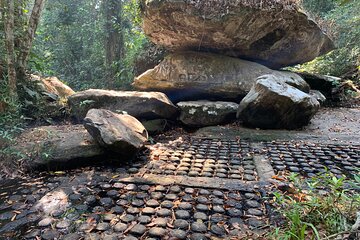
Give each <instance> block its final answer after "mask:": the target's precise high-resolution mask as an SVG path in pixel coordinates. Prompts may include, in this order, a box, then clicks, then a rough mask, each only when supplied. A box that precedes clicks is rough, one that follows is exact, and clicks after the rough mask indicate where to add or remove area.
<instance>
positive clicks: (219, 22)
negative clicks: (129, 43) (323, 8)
mask: <svg viewBox="0 0 360 240" xmlns="http://www.w3.org/2000/svg"><path fill="white" fill-rule="evenodd" d="M295 2H296V1H275V0H269V1H260V0H255V1H246V0H240V1H239V0H237V1H235V0H225V1H217V0H207V1H200V0H184V1H173V0H142V1H141V9H142V13H143V14H142V15H143V29H144V32H145V34H146V35H147V36H148V37H149V38H150V40H151V41H152V42H154V43H155V44H158V45H161V46H164V47H166V48H167V49H169V50H176V51H179V50H206V51H212V52H217V53H222V54H225V55H229V56H235V57H240V58H244V59H250V60H252V61H256V62H259V63H262V64H264V65H266V66H269V67H271V68H276V69H278V68H281V67H285V66H291V65H295V64H299V63H304V62H308V61H311V60H312V59H314V58H315V57H317V56H319V55H322V54H325V53H327V52H329V51H330V50H332V49H333V48H334V45H333V43H332V41H331V40H330V39H329V37H328V36H327V35H326V34H324V33H323V32H322V31H321V29H320V28H319V26H318V25H317V24H316V23H315V22H314V21H313V20H311V19H309V17H308V16H307V15H306V14H305V13H304V12H302V11H301V10H300V9H299V7H298V6H297V5H296V4H295Z"/></svg>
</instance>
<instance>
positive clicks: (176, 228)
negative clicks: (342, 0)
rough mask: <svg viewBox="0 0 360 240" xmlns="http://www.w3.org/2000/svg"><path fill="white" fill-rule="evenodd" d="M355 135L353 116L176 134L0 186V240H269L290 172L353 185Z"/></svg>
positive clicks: (359, 144) (335, 113)
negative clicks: (291, 126)
mask: <svg viewBox="0 0 360 240" xmlns="http://www.w3.org/2000/svg"><path fill="white" fill-rule="evenodd" d="M359 136H360V108H323V109H322V110H321V111H320V112H319V113H318V114H317V115H316V117H315V118H314V119H313V120H312V123H311V124H310V125H309V126H308V127H306V128H304V129H303V130H299V131H282V130H276V131H274V130H271V131H267V130H251V129H247V128H243V127H241V126H239V125H238V124H229V125H226V126H217V127H207V128H203V129H200V130H198V131H196V132H191V133H189V132H186V131H184V130H183V129H180V128H178V129H173V130H171V131H168V132H166V133H164V134H160V135H158V136H157V137H154V141H155V142H156V143H154V144H149V145H148V146H147V149H146V150H145V151H144V152H142V154H141V155H140V156H139V157H138V158H137V160H135V161H133V162H128V163H123V164H114V163H112V164H110V163H106V164H102V165H98V166H92V167H83V168H78V169H73V170H64V171H49V172H40V173H36V172H34V173H31V174H29V175H28V176H24V177H22V178H17V179H8V180H6V181H4V182H3V183H1V184H0V239H24V238H25V239H59V238H61V239H127V240H131V239H267V236H268V235H267V234H268V232H269V231H270V228H271V227H274V226H281V225H282V224H283V222H282V220H281V218H279V214H278V213H277V209H276V207H275V206H274V204H273V201H272V198H273V192H274V191H276V190H278V189H279V188H281V186H284V185H287V186H288V185H289V183H290V182H288V179H289V176H291V174H292V173H296V174H298V175H299V177H301V178H310V177H314V176H317V175H318V174H327V173H331V174H333V175H334V176H337V177H339V178H340V177H345V178H346V179H353V177H354V175H355V174H358V169H359V167H360V138H359ZM285 189H288V188H285ZM359 207H360V206H359Z"/></svg>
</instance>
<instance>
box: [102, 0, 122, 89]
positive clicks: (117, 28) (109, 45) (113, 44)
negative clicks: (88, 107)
mask: <svg viewBox="0 0 360 240" xmlns="http://www.w3.org/2000/svg"><path fill="white" fill-rule="evenodd" d="M103 4H104V5H103V7H104V13H105V18H106V23H105V31H106V39H105V54H106V59H105V64H106V66H107V67H108V74H107V75H108V86H109V87H112V86H113V85H114V80H115V75H116V73H117V72H118V71H119V70H120V63H121V60H122V58H123V56H124V39H123V32H122V30H121V28H122V2H121V1H118V0H105V1H104V2H103Z"/></svg>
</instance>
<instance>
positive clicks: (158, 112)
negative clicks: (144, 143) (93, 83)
mask: <svg viewBox="0 0 360 240" xmlns="http://www.w3.org/2000/svg"><path fill="white" fill-rule="evenodd" d="M68 102H69V106H70V107H71V114H72V115H73V116H75V117H76V118H77V119H79V120H82V119H83V118H84V117H85V116H86V113H87V112H88V111H89V110H90V109H92V108H97V109H100V108H101V109H107V110H110V111H113V112H116V113H120V112H127V113H128V114H129V115H131V116H134V117H136V118H138V119H141V120H143V119H144V120H151V119H159V118H160V119H175V118H176V117H177V113H178V109H177V108H176V106H175V105H174V104H172V103H171V101H170V100H169V99H168V98H167V96H166V95H165V94H163V93H160V92H132V91H110V90H100V89H89V90H86V91H83V92H78V93H76V94H74V95H72V96H70V97H69V99H68Z"/></svg>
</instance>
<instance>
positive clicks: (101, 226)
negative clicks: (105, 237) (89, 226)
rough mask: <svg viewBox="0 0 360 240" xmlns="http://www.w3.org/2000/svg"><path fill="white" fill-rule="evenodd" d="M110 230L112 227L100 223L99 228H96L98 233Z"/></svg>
mask: <svg viewBox="0 0 360 240" xmlns="http://www.w3.org/2000/svg"><path fill="white" fill-rule="evenodd" d="M109 228H110V225H109V223H105V222H103V223H99V224H98V225H97V226H96V230H98V231H106V230H108V229H109Z"/></svg>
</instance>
